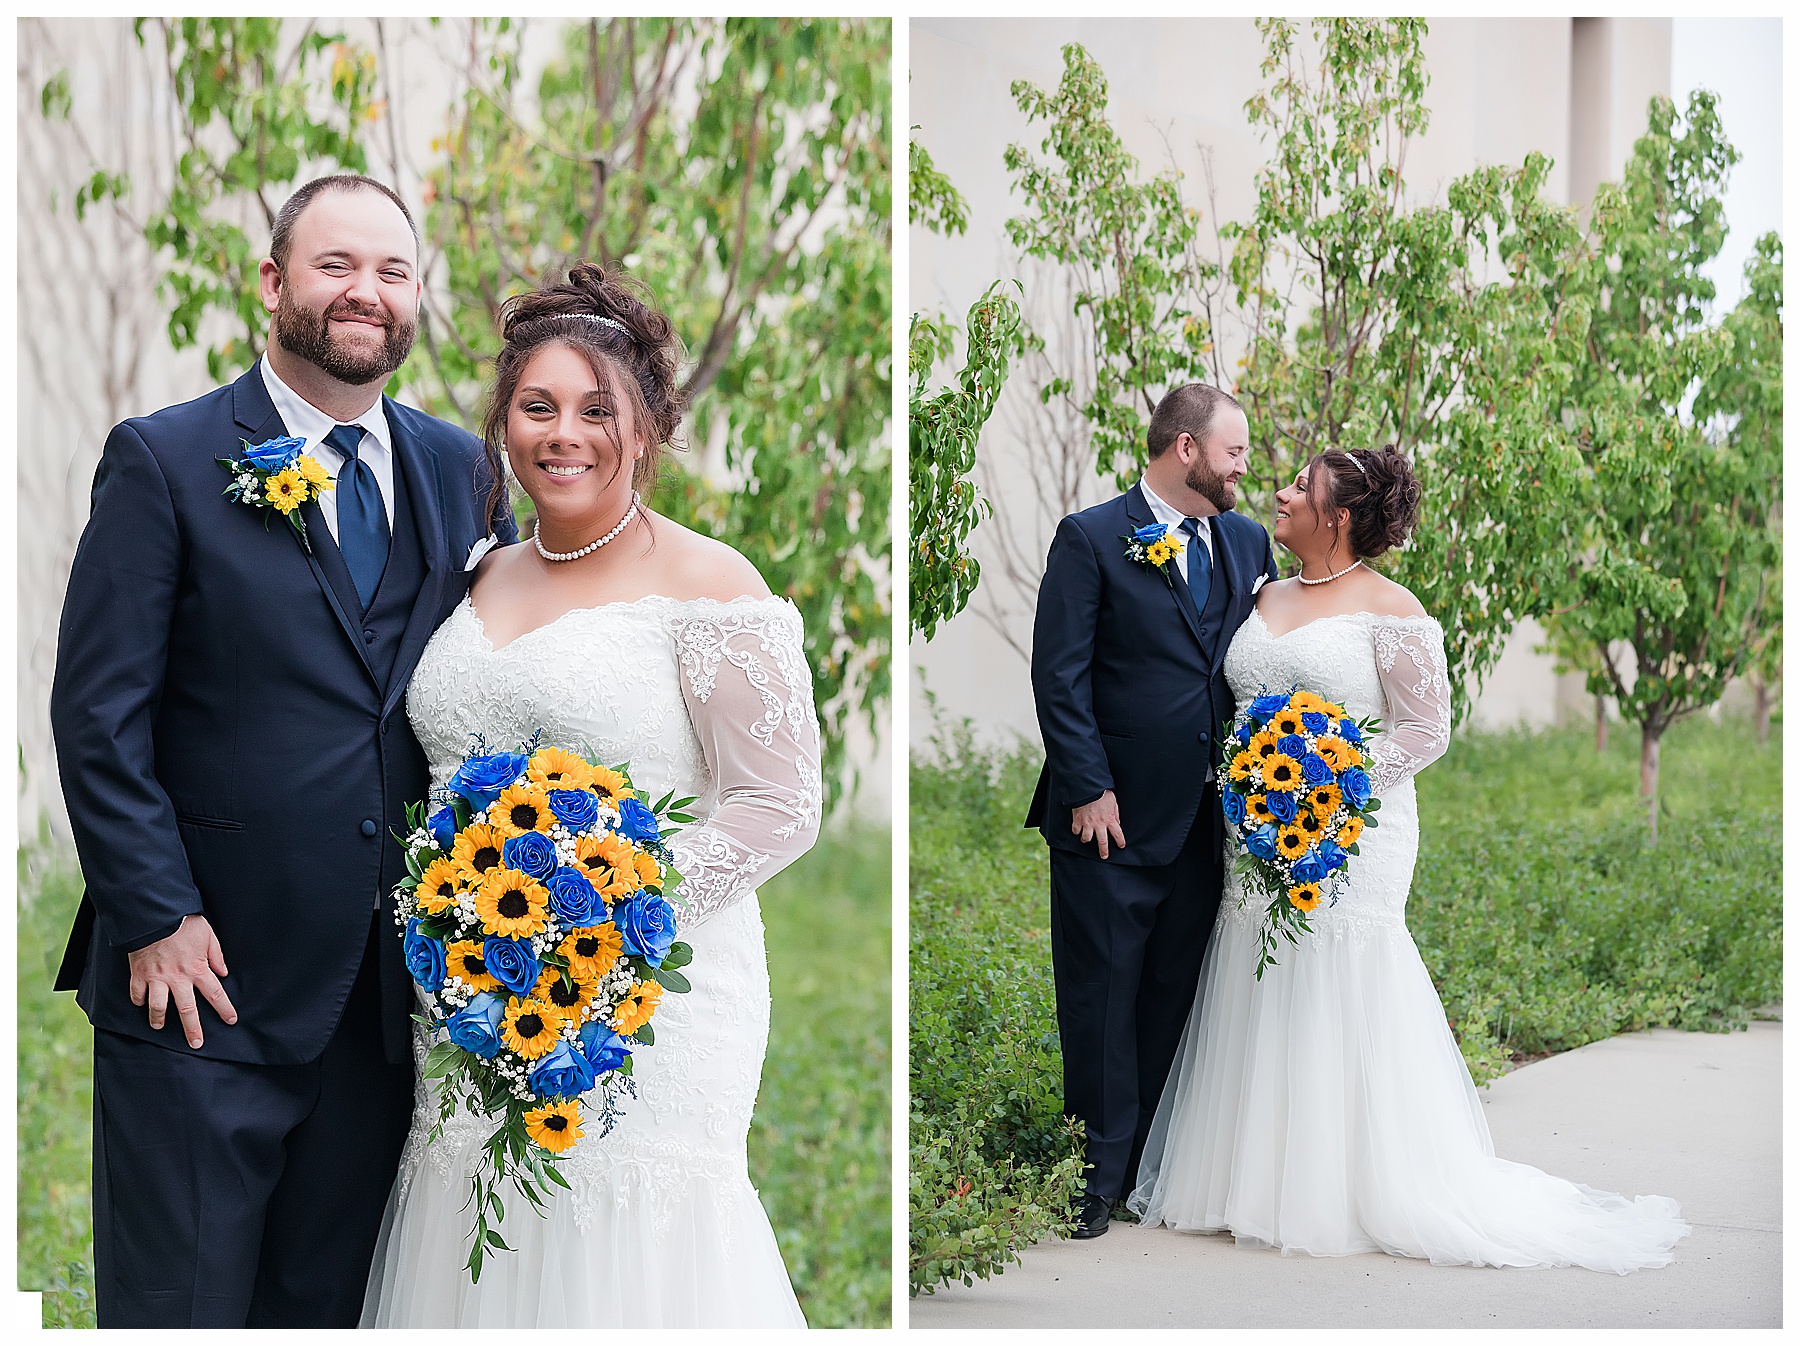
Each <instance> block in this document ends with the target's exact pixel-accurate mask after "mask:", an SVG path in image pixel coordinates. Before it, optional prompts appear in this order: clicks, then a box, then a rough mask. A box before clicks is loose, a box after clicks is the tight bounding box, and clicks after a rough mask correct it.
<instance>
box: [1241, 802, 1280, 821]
mask: <svg viewBox="0 0 1800 1346" xmlns="http://www.w3.org/2000/svg"><path fill="white" fill-rule="evenodd" d="M1244 811H1245V812H1246V813H1248V814H1249V815H1250V816H1251V817H1252V818H1254V819H1256V821H1257V822H1259V823H1272V822H1274V821H1275V815H1274V814H1273V813H1270V812H1269V797H1268V796H1267V795H1250V796H1249V797H1248V798H1246V799H1245V800H1244Z"/></svg>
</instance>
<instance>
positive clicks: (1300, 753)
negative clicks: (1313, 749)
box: [1275, 734, 1306, 762]
mask: <svg viewBox="0 0 1800 1346" xmlns="http://www.w3.org/2000/svg"><path fill="white" fill-rule="evenodd" d="M1275 751H1276V752H1284V753H1286V754H1287V755H1288V756H1289V757H1291V758H1293V759H1294V760H1295V761H1296V762H1298V761H1299V760H1300V759H1301V758H1302V757H1304V756H1306V740H1305V739H1303V738H1301V737H1300V735H1298V734H1283V735H1282V736H1281V737H1280V738H1278V739H1276V740H1275Z"/></svg>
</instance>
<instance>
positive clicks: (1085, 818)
mask: <svg viewBox="0 0 1800 1346" xmlns="http://www.w3.org/2000/svg"><path fill="white" fill-rule="evenodd" d="M1069 830H1070V831H1071V832H1073V833H1074V834H1075V835H1076V836H1078V837H1080V838H1081V840H1082V843H1083V844H1084V845H1085V844H1086V843H1087V842H1090V841H1092V842H1095V843H1096V844H1098V845H1099V847H1100V858H1101V859H1102V860H1104V859H1106V857H1107V855H1108V854H1109V852H1108V850H1107V845H1106V843H1107V839H1108V838H1109V837H1110V838H1111V839H1112V844H1113V845H1115V846H1117V847H1118V848H1119V849H1120V850H1124V849H1125V833H1124V831H1123V829H1121V828H1120V826H1119V801H1118V798H1117V797H1116V796H1115V795H1114V794H1113V792H1112V791H1111V790H1108V791H1107V792H1106V793H1105V794H1103V795H1101V796H1100V797H1099V798H1098V799H1096V800H1094V801H1092V802H1091V803H1087V804H1083V805H1082V806H1081V807H1080V808H1078V809H1076V810H1075V811H1074V814H1073V816H1072V817H1071V818H1070V819H1069Z"/></svg>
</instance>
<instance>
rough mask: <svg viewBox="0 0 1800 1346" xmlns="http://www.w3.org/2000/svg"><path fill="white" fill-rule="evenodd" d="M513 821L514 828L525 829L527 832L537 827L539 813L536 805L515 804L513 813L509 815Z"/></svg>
mask: <svg viewBox="0 0 1800 1346" xmlns="http://www.w3.org/2000/svg"><path fill="white" fill-rule="evenodd" d="M507 816H508V817H510V818H511V819H512V825H513V826H514V827H523V828H524V829H525V830H526V831H527V832H529V831H531V830H532V829H533V828H535V827H536V826H537V820H538V812H537V805H536V804H514V805H513V806H512V812H511V813H510V814H509V815H507Z"/></svg>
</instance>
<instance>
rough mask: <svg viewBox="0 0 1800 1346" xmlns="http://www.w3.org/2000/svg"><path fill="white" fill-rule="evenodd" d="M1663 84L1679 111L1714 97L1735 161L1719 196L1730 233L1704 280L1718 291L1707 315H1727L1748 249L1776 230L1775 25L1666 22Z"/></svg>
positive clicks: (1778, 212)
mask: <svg viewBox="0 0 1800 1346" xmlns="http://www.w3.org/2000/svg"><path fill="white" fill-rule="evenodd" d="M1672 36H1673V42H1672V45H1671V50H1672V58H1671V61H1670V71H1669V84H1670V92H1671V93H1672V94H1673V95H1674V99H1675V106H1676V107H1677V108H1679V109H1682V110H1685V109H1686V108H1687V100H1688V94H1689V92H1690V91H1691V90H1693V89H1697V88H1703V89H1711V90H1712V91H1713V92H1714V93H1716V94H1718V95H1719V115H1720V117H1721V118H1722V119H1723V120H1724V123H1725V137H1726V139H1728V140H1729V141H1730V142H1731V143H1732V146H1733V147H1734V148H1735V149H1736V150H1737V152H1738V153H1739V154H1740V155H1741V156H1742V157H1741V158H1740V159H1739V160H1738V163H1737V166H1736V167H1735V168H1733V169H1732V170H1731V177H1730V178H1729V180H1728V181H1727V184H1726V191H1725V219H1726V222H1727V223H1728V224H1729V225H1730V227H1731V232H1730V234H1729V235H1727V237H1726V239H1725V248H1724V250H1723V251H1722V252H1720V254H1719V255H1718V257H1716V258H1714V259H1713V264H1712V265H1711V266H1710V267H1708V268H1707V274H1708V275H1709V276H1710V277H1711V278H1712V281H1713V283H1714V284H1715V285H1717V286H1718V288H1719V297H1718V299H1717V301H1716V303H1715V308H1714V312H1715V314H1716V315H1718V316H1723V315H1724V314H1726V313H1728V312H1730V311H1731V309H1732V308H1733V306H1735V305H1736V303H1737V301H1738V299H1739V298H1740V297H1741V296H1742V294H1743V290H1744V263H1745V262H1746V261H1748V260H1749V257H1750V249H1751V245H1752V244H1754V243H1755V242H1756V240H1757V239H1758V238H1759V237H1760V236H1761V235H1763V234H1765V233H1767V232H1768V231H1769V230H1771V229H1773V230H1775V231H1776V232H1777V233H1781V232H1782V228H1781V167H1782V164H1781V39H1782V32H1781V20H1780V19H1676V20H1674V29H1673V34H1672Z"/></svg>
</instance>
